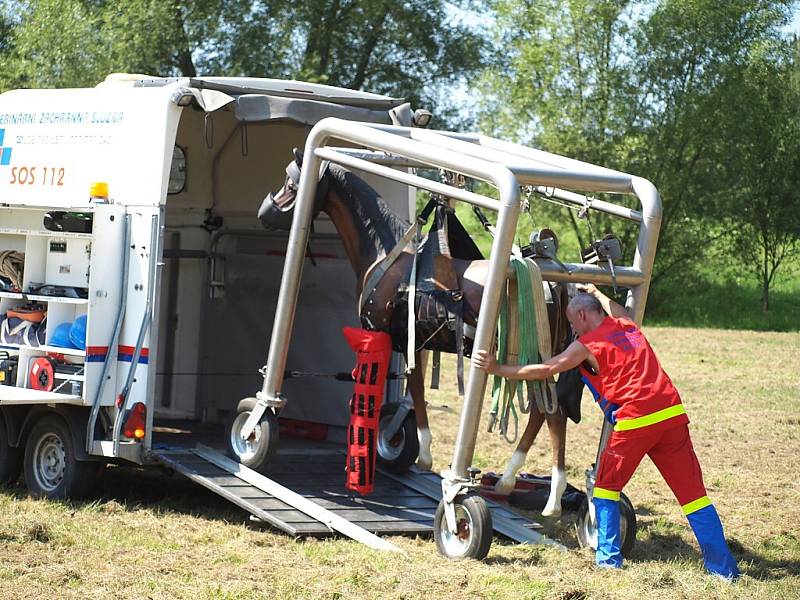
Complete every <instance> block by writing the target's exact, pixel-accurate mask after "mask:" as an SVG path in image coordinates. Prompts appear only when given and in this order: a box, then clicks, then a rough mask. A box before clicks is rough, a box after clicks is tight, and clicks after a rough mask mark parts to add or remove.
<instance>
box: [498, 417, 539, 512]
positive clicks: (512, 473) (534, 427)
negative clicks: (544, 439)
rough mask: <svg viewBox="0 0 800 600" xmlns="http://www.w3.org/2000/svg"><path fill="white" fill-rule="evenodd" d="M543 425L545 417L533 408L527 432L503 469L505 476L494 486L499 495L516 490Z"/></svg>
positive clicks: (524, 432) (505, 494)
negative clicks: (520, 474)
mask: <svg viewBox="0 0 800 600" xmlns="http://www.w3.org/2000/svg"><path fill="white" fill-rule="evenodd" d="M542 423H544V415H543V414H542V413H540V412H539V411H538V410H536V409H535V408H533V409H532V410H531V414H530V417H528V424H527V425H526V426H525V431H523V432H522V437H521V438H520V440H519V444H517V449H516V450H514V454H512V455H511V458H509V459H508V463H507V464H506V468H505V469H503V476H502V477H500V479H499V480H498V481H497V483H496V484H495V485H494V491H495V492H497V493H498V494H503V495H504V496H507V495H508V494H510V493H511V491H512V490H513V489H514V486H515V485H516V483H517V472H519V470H520V469H521V468H522V467H523V466H524V465H525V457H526V456H527V455H528V450H530V449H531V446H533V441H534V440H535V439H536V435H537V434H538V433H539V430H540V429H541V428H542Z"/></svg>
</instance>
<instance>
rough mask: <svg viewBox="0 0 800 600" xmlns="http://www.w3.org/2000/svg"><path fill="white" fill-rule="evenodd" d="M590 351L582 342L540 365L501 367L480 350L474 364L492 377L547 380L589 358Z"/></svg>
mask: <svg viewBox="0 0 800 600" xmlns="http://www.w3.org/2000/svg"><path fill="white" fill-rule="evenodd" d="M589 356H590V353H589V349H588V348H587V347H586V346H584V345H583V344H581V343H580V342H577V341H575V342H572V343H571V344H570V345H569V346H568V347H567V349H566V350H564V351H563V352H562V353H561V354H558V355H556V356H554V357H553V358H551V359H550V360H546V361H545V362H544V363H542V364H539V365H501V364H500V363H498V362H497V360H496V359H495V357H494V355H492V354H490V353H489V352H486V350H479V351H477V352H475V353H474V354H473V355H472V363H473V364H474V365H475V366H476V367H478V368H479V369H483V370H484V371H486V372H487V373H489V374H490V375H500V377H505V378H506V379H529V380H533V379H547V378H548V377H552V376H553V375H555V374H556V373H562V372H564V371H569V370H570V369H572V368H575V367H577V366H578V365H579V364H581V363H582V362H583V361H584V360H586V359H587V358H589Z"/></svg>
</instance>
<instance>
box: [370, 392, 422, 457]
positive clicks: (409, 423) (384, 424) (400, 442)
mask: <svg viewBox="0 0 800 600" xmlns="http://www.w3.org/2000/svg"><path fill="white" fill-rule="evenodd" d="M399 409H400V404H399V403H397V402H392V403H390V404H384V405H383V406H382V407H381V418H380V421H379V422H378V465H380V466H381V467H382V468H384V469H386V470H387V471H389V472H391V473H406V472H408V470H409V469H410V468H411V465H413V464H414V463H415V462H416V460H417V456H419V440H418V439H417V421H416V418H415V417H414V411H413V410H410V411H408V414H407V415H406V416H405V418H404V419H403V422H402V423H401V424H400V427H399V428H398V429H397V431H396V432H395V433H394V435H389V434H388V433H387V428H388V427H389V423H391V422H392V419H393V418H394V416H395V414H397V411H398V410H399Z"/></svg>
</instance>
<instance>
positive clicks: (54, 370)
mask: <svg viewBox="0 0 800 600" xmlns="http://www.w3.org/2000/svg"><path fill="white" fill-rule="evenodd" d="M46 214H47V210H45V209H38V210H31V209H9V208H6V209H4V210H3V215H2V218H3V227H2V229H0V231H2V233H0V252H3V251H6V250H13V251H16V252H19V253H20V255H21V256H22V258H23V264H22V271H21V272H15V273H13V274H12V273H9V272H8V268H9V267H8V263H6V270H5V272H4V274H5V275H6V277H5V278H4V284H5V285H3V286H2V289H0V363H2V362H3V361H5V362H6V368H2V365H0V370H2V371H3V375H2V380H0V385H2V386H5V387H6V388H8V387H12V386H13V387H16V388H23V389H24V390H31V392H33V391H41V392H48V393H52V394H58V395H59V396H63V397H64V398H65V399H70V400H76V399H85V391H84V390H85V373H84V361H85V356H86V350H85V348H86V336H87V331H88V314H87V313H88V306H89V300H88V294H89V274H90V269H89V261H90V253H91V247H92V236H91V234H75V233H69V232H67V233H64V232H49V231H47V229H45V228H44V226H43V222H44V218H45V215H46ZM12 231H13V233H11V232H12ZM11 280H19V281H20V282H21V284H22V285H21V286H14V288H18V289H14V291H11V290H10V289H9V287H10V286H9V282H10V281H11ZM76 321H79V323H78V324H77V325H75V326H74V327H73V325H74V324H75V323H76ZM9 361H13V362H14V363H15V367H16V368H15V369H14V370H13V373H12V370H11V369H10V368H9V367H8V364H9ZM45 365H46V367H47V368H44V366H45ZM31 395H33V394H29V393H27V392H23V391H22V390H16V391H14V392H12V391H11V390H8V389H6V390H5V391H3V390H2V389H0V400H2V401H4V402H7V401H11V400H21V399H25V398H29V397H30V396H31ZM59 396H55V397H59Z"/></svg>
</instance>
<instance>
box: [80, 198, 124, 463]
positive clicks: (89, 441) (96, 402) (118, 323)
mask: <svg viewBox="0 0 800 600" xmlns="http://www.w3.org/2000/svg"><path fill="white" fill-rule="evenodd" d="M124 218H125V225H124V227H125V232H124V233H123V236H122V274H121V275H120V300H119V308H118V309H117V318H116V319H115V321H114V331H113V333H112V334H111V341H109V342H108V352H107V353H106V358H105V360H104V361H103V371H102V372H101V373H100V382H99V383H98V384H97V392H95V395H94V398H93V399H92V411H91V413H90V414H89V423H87V425H86V452H89V453H91V451H92V446H93V445H94V427H95V424H96V423H97V414H98V413H99V412H100V400H101V398H102V396H103V388H104V387H105V385H106V377H108V369H109V367H110V365H111V356H112V354H111V353H112V352H116V350H115V348H116V346H117V341H118V340H119V332H120V331H121V330H122V318H123V316H124V315H125V307H126V305H127V303H128V267H129V264H130V251H131V250H130V243H131V218H130V215H128V214H126V215H125V217H124ZM115 362H116V361H115Z"/></svg>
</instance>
